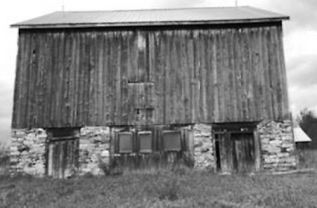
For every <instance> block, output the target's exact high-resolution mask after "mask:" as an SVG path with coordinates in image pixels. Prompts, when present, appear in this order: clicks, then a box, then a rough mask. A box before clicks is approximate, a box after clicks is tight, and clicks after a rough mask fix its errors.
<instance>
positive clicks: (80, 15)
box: [11, 6, 289, 28]
mask: <svg viewBox="0 0 317 208" xmlns="http://www.w3.org/2000/svg"><path fill="white" fill-rule="evenodd" d="M284 19H289V17H288V16H285V15H282V14H278V13H274V12H270V11H265V10H262V9H257V8H253V7H248V6H243V7H204V8H183V9H151V10H117V11H67V12H63V11H60V12H54V13H51V14H47V15H44V16H41V17H37V18H34V19H31V20H27V21H23V22H19V23H16V24H13V25H11V26H12V27H18V28H69V27H113V26H152V25H195V24H229V23H233V24H234V23H250V22H268V21H281V20H284Z"/></svg>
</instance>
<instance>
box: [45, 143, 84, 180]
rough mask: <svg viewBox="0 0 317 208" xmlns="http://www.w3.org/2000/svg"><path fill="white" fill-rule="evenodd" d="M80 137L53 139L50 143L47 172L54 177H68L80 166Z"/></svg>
mask: <svg viewBox="0 0 317 208" xmlns="http://www.w3.org/2000/svg"><path fill="white" fill-rule="evenodd" d="M78 149H79V139H78V138H72V139H66V140H60V139H54V138H53V139H51V140H50V142H49V144H48V164H47V173H48V175H49V176H52V177H54V178H67V177H70V176H71V175H72V174H74V173H75V170H76V169H77V168H78V154H79V152H78Z"/></svg>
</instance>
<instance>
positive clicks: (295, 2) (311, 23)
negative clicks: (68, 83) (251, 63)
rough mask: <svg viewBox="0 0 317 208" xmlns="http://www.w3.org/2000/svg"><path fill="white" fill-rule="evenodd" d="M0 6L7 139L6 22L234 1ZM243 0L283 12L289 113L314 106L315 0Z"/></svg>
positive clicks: (9, 41) (99, 0) (9, 39)
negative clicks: (62, 14)
mask: <svg viewBox="0 0 317 208" xmlns="http://www.w3.org/2000/svg"><path fill="white" fill-rule="evenodd" d="M3 2H5V3H1V9H0V10H1V12H0V30H1V33H0V37H1V38H0V57H1V59H0V67H1V68H0V141H8V138H9V132H10V124H11V114H12V100H13V83H14V73H15V62H16V60H15V59H16V54H17V32H18V30H17V29H12V28H9V25H10V24H12V23H16V22H19V21H23V20H27V19H31V18H34V17H37V16H40V15H43V14H47V13H50V12H53V11H58V10H62V5H64V9H65V10H66V11H67V10H69V11H70V10H113V9H116V10H117V9H147V8H178V7H208V6H234V5H235V0H89V1H80V0H45V1H43V0H27V1H23V0H20V1H18V0H9V1H3ZM238 4H239V5H240V6H243V5H248V6H254V7H258V8H262V9H267V10H271V11H275V12H278V13H282V14H286V15H289V16H290V17H291V20H290V21H286V22H284V50H285V58H286V70H287V76H288V77H287V78H288V88H289V96H290V104H291V110H292V112H293V115H294V116H296V115H297V113H298V112H299V111H300V110H301V109H303V108H309V109H311V110H314V111H317V21H316V20H317V12H316V10H317V1H316V0H239V1H238Z"/></svg>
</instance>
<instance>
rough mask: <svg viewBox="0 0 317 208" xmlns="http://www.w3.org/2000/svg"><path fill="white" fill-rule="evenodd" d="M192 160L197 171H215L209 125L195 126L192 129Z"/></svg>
mask: <svg viewBox="0 0 317 208" xmlns="http://www.w3.org/2000/svg"><path fill="white" fill-rule="evenodd" d="M193 137H194V160H195V168H197V169H212V170H215V168H216V163H215V156H214V148H213V146H214V144H213V143H214V142H213V138H212V133H211V125H206V124H196V125H194V127H193Z"/></svg>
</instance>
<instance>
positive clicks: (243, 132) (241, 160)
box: [213, 124, 256, 173]
mask: <svg viewBox="0 0 317 208" xmlns="http://www.w3.org/2000/svg"><path fill="white" fill-rule="evenodd" d="M253 132H254V127H252V126H247V127H246V126H244V125H242V124H240V125H237V124H235V125H233V126H230V125H228V124H224V125H219V124H218V125H217V126H216V128H214V130H213V134H214V138H215V156H216V167H217V170H218V171H219V172H222V173H234V172H236V173H250V172H253V171H255V162H256V154H255V138H254V133H253Z"/></svg>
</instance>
